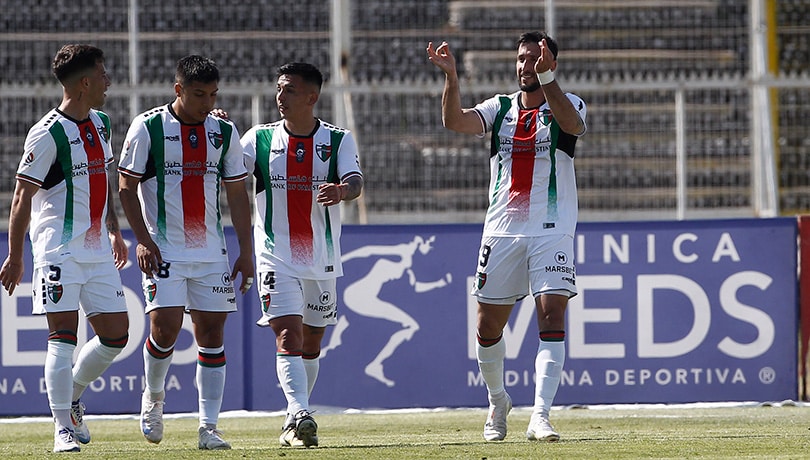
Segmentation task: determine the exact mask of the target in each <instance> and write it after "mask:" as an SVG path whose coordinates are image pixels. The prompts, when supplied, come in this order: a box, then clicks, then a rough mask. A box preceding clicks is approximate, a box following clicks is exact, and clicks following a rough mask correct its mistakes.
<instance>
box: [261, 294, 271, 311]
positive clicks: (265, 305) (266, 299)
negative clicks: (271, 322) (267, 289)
mask: <svg viewBox="0 0 810 460" xmlns="http://www.w3.org/2000/svg"><path fill="white" fill-rule="evenodd" d="M260 300H261V301H262V311H263V312H265V313H267V310H268V309H269V308H270V294H262V297H261V299H260Z"/></svg>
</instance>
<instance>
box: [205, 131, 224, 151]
mask: <svg viewBox="0 0 810 460" xmlns="http://www.w3.org/2000/svg"><path fill="white" fill-rule="evenodd" d="M208 142H210V143H211V145H213V146H214V148H215V149H218V148H220V147H222V133H208Z"/></svg>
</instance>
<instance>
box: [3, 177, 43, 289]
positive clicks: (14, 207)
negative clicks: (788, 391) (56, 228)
mask: <svg viewBox="0 0 810 460" xmlns="http://www.w3.org/2000/svg"><path fill="white" fill-rule="evenodd" d="M37 190H39V186H37V185H35V184H32V183H30V182H26V181H22V180H19V179H17V185H16V186H15V188H14V198H13V199H12V201H11V212H10V214H9V219H8V256H7V257H6V260H5V261H4V262H3V266H2V268H0V284H2V285H3V288H4V289H5V290H6V291H7V292H8V295H11V294H13V293H14V289H16V288H17V286H19V284H20V281H22V276H23V271H24V270H25V264H24V263H23V248H24V247H25V232H26V230H27V229H28V224H29V223H30V222H31V198H33V196H34V194H35V193H37Z"/></svg>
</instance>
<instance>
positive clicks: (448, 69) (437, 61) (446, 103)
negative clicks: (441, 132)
mask: <svg viewBox="0 0 810 460" xmlns="http://www.w3.org/2000/svg"><path fill="white" fill-rule="evenodd" d="M427 55H428V60H430V62H432V63H433V64H434V65H435V66H436V67H438V68H440V69H442V71H443V72H444V75H445V79H444V91H442V124H443V125H444V127H445V128H447V129H450V130H453V131H456V132H459V133H466V134H482V133H483V131H484V128H483V126H482V125H481V119H480V118H479V117H478V114H477V113H475V111H474V110H473V109H463V108H462V107H461V93H460V89H459V83H458V72H457V70H456V58H455V57H454V56H453V53H452V52H451V51H450V45H449V44H447V42H442V44H441V45H439V47H438V48H436V49H433V42H430V43H428V46H427Z"/></svg>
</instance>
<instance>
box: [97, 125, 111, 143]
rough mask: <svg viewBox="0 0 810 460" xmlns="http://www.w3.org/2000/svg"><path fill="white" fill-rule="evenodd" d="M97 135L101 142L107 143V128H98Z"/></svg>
mask: <svg viewBox="0 0 810 460" xmlns="http://www.w3.org/2000/svg"><path fill="white" fill-rule="evenodd" d="M98 135H99V137H101V140H103V141H104V142H107V141H108V140H109V138H108V137H107V127H106V126H99V128H98Z"/></svg>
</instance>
